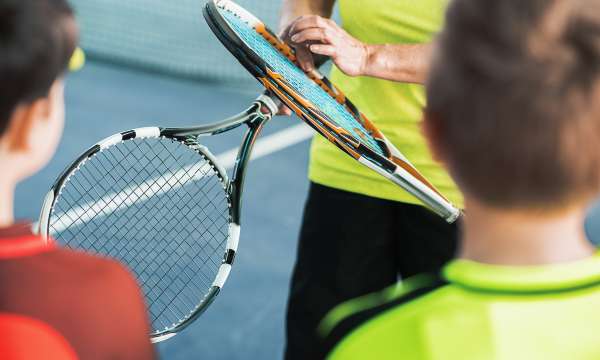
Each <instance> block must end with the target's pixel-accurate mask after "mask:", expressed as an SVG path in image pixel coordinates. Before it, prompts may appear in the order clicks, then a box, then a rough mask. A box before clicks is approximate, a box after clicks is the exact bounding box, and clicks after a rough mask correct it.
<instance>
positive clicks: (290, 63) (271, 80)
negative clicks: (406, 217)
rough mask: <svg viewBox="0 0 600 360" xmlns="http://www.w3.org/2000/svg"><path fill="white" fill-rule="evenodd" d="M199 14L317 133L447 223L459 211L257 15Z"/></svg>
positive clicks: (232, 7)
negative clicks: (302, 63)
mask: <svg viewBox="0 0 600 360" xmlns="http://www.w3.org/2000/svg"><path fill="white" fill-rule="evenodd" d="M204 17H205V19H206V21H207V22H208V24H209V26H210V28H211V29H212V31H213V32H214V33H215V35H216V36H217V38H218V39H219V40H220V41H221V42H222V43H223V45H224V46H225V47H226V48H227V49H228V50H229V51H230V52H231V53H232V54H233V55H234V56H235V57H236V58H237V60H238V61H239V62H240V63H241V64H242V65H243V66H244V67H245V68H246V70H248V71H249V72H250V73H251V74H252V75H253V76H254V77H255V78H256V79H257V80H258V81H260V83H262V85H263V86H264V87H265V88H266V89H267V90H269V91H270V92H271V93H272V94H274V95H275V96H277V98H279V100H281V101H282V102H283V103H284V104H285V105H287V106H288V107H289V108H290V109H292V110H293V111H294V112H295V113H296V114H297V115H298V116H299V117H300V118H301V119H302V120H304V121H305V122H306V123H307V124H308V125H310V126H311V127H312V128H313V129H315V130H316V131H317V132H318V133H319V134H321V135H323V136H324V137H326V138H327V139H328V140H329V141H330V142H332V143H333V144H335V145H336V146H337V147H338V148H339V149H341V150H342V151H344V152H345V153H346V154H348V155H350V156H351V157H352V158H354V159H355V160H357V161H358V162H360V163H361V164H363V165H365V166H367V167H369V168H370V169H372V170H374V171H376V172H377V173H379V174H381V175H383V176H384V177H386V178H387V179H389V180H391V181H392V182H393V183H395V184H397V185H399V186H400V187H402V188H403V189H404V190H406V191H407V192H409V193H410V194H412V195H414V196H415V197H416V198H418V199H419V200H420V201H421V202H423V204H425V205H426V206H427V207H428V208H430V209H431V210H433V211H434V212H435V213H437V214H438V215H440V216H441V217H443V218H444V219H446V220H447V221H448V222H450V223H452V222H454V221H456V219H457V218H458V217H459V216H460V210H459V209H458V208H456V207H455V206H454V205H452V204H451V203H450V202H449V201H448V199H447V198H446V197H445V196H444V195H442V194H441V193H440V192H439V191H438V190H437V189H436V188H435V187H434V186H433V185H432V184H431V183H430V182H429V181H428V180H427V179H425V177H424V176H423V175H421V173H419V171H418V170H417V169H416V168H415V167H414V166H413V165H412V164H411V163H410V162H409V161H408V159H407V158H406V157H405V156H404V155H402V153H401V152H400V151H399V150H398V149H397V148H396V147H395V146H394V145H393V144H392V143H391V142H389V141H388V140H387V139H386V138H385V136H384V135H383V133H381V131H379V130H378V129H377V128H376V127H375V126H374V125H373V123H371V122H370V121H369V120H368V119H367V118H366V117H365V116H364V115H363V114H362V113H361V112H360V111H359V110H358V109H357V108H356V106H354V105H353V104H352V102H351V101H350V100H349V99H348V98H346V96H344V94H343V93H342V92H341V91H340V90H339V89H338V88H336V87H335V86H334V85H333V84H332V83H331V82H330V81H329V80H328V79H327V78H326V77H325V76H323V75H321V74H320V73H319V72H318V71H316V70H315V71H312V72H310V73H305V72H304V71H303V70H301V68H300V67H299V66H298V63H297V61H296V56H295V54H294V50H293V49H292V48H290V47H289V46H288V45H287V44H285V43H284V42H283V41H281V40H280V39H279V38H278V37H277V36H276V35H275V34H274V33H273V32H272V31H270V30H269V29H268V28H267V27H266V26H265V24H264V23H262V22H261V21H260V20H259V19H257V18H256V17H255V16H253V15H252V14H251V13H249V12H248V11H246V10H245V9H243V8H242V7H240V6H239V5H237V4H236V3H234V2H233V1H229V0H212V1H209V2H208V3H207V5H206V7H205V9H204Z"/></svg>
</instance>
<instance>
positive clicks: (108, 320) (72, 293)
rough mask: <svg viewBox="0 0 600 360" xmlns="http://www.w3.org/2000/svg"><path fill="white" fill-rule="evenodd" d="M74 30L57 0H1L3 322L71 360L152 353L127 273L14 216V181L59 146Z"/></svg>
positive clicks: (134, 287) (0, 249)
mask: <svg viewBox="0 0 600 360" xmlns="http://www.w3.org/2000/svg"><path fill="white" fill-rule="evenodd" d="M77 33H78V30H77V26H76V24H75V19H74V17H73V13H72V11H71V9H70V7H69V5H68V4H67V2H66V1H65V0H0V54H1V55H0V166H1V167H2V169H3V171H2V175H0V313H1V314H2V315H3V326H4V328H6V327H10V326H11V325H10V324H8V323H6V321H7V320H5V319H11V318H12V319H22V320H23V321H25V323H27V324H42V325H40V326H47V327H48V329H52V331H54V332H55V333H57V334H58V335H60V336H61V337H62V338H64V340H66V342H65V344H67V345H65V347H67V348H72V349H73V350H74V352H75V355H76V356H77V357H78V358H80V359H153V358H154V356H155V355H154V350H153V348H152V345H151V344H150V341H149V337H148V334H149V324H148V319H147V315H146V311H145V306H144V302H143V298H142V295H141V292H140V290H139V288H138V286H137V284H136V282H135V280H134V279H133V278H132V276H131V275H130V274H129V272H128V271H127V270H125V269H124V268H123V267H122V266H121V265H119V264H118V263H116V262H114V261H112V260H108V259H103V258H98V257H95V256H91V255H86V254H83V253H79V252H74V251H71V250H67V249H62V248H60V247H58V246H57V245H56V244H55V243H54V242H53V241H52V240H50V241H46V240H45V239H43V238H41V237H40V236H37V235H34V234H33V233H32V231H31V227H32V226H31V224H30V223H27V222H16V221H15V219H14V215H13V198H14V190H15V187H16V185H17V184H18V183H19V182H21V181H23V180H24V179H26V178H27V177H29V176H31V175H33V174H34V173H35V172H37V171H38V170H39V169H40V168H42V167H43V166H44V165H45V164H46V163H47V162H48V161H49V160H50V158H51V156H52V154H53V153H54V151H55V149H56V145H57V144H58V142H59V139H60V135H61V132H62V128H63V123H64V97H63V87H64V74H65V70H66V69H67V65H68V63H69V58H70V57H71V56H72V54H74V51H75V48H76V44H77V37H78V36H77ZM76 54H77V53H76ZM27 319H30V320H27ZM19 321H21V320H19ZM25 323H23V324H25ZM13 325H18V324H13ZM15 328H18V326H16V327H15ZM18 343H19V344H25V342H23V341H18ZM33 343H38V342H33ZM3 345H7V344H6V342H4V343H3ZM8 345H10V344H8ZM12 345H14V346H17V345H16V344H12ZM14 346H13V347H14ZM13 350H14V349H13ZM23 356H25V355H23ZM48 356H51V355H49V354H48ZM0 357H1V355H0Z"/></svg>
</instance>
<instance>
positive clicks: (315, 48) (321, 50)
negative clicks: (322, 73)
mask: <svg viewBox="0 0 600 360" xmlns="http://www.w3.org/2000/svg"><path fill="white" fill-rule="evenodd" d="M309 49H310V51H311V52H313V53H315V54H319V55H325V56H329V57H335V56H336V50H335V46H333V45H319V44H314V45H310V47H309Z"/></svg>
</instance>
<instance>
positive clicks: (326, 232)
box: [281, 0, 462, 359]
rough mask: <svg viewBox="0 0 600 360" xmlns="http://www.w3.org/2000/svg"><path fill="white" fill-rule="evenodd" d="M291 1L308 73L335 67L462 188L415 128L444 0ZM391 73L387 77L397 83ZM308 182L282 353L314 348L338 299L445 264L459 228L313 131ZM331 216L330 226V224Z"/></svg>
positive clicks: (356, 97) (381, 120)
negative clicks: (323, 62) (324, 65)
mask: <svg viewBox="0 0 600 360" xmlns="http://www.w3.org/2000/svg"><path fill="white" fill-rule="evenodd" d="M334 3H335V1H334V0H287V1H285V2H284V7H283V13H282V18H281V25H282V26H281V29H282V32H281V34H282V36H283V39H284V40H286V41H287V42H288V43H290V44H291V45H292V46H293V47H295V49H296V54H297V56H298V60H299V62H300V64H301V65H302V67H303V68H304V69H305V70H310V69H311V68H312V67H313V66H314V64H313V58H314V57H315V56H320V55H325V56H328V57H330V58H331V60H332V62H333V63H334V64H335V67H334V69H333V70H332V74H331V79H332V81H333V82H334V83H335V84H336V85H337V86H338V87H340V88H341V89H342V91H344V92H345V94H346V95H347V96H348V98H349V99H351V100H352V101H353V102H354V103H355V104H356V105H357V106H358V108H359V109H360V110H361V111H362V112H363V113H364V114H365V115H366V116H367V117H368V118H369V119H370V120H372V121H373V122H374V123H375V125H376V126H377V127H378V128H379V129H381V130H382V132H383V133H384V134H385V135H386V137H387V138H388V139H389V140H390V141H391V142H392V143H394V145H396V147H397V148H398V149H399V150H400V151H401V152H402V153H404V154H405V155H406V156H407V157H408V158H409V159H410V160H411V162H412V163H413V164H415V166H416V167H417V168H418V169H419V171H420V172H421V173H423V175H425V177H427V178H428V179H429V180H430V181H431V182H432V183H433V184H434V185H435V186H436V187H437V188H438V189H440V191H441V192H442V193H444V195H446V196H447V197H448V198H450V200H452V201H453V202H454V203H455V204H456V205H457V206H462V200H461V196H460V193H459V192H458V190H457V189H456V187H455V185H454V184H453V182H452V180H451V179H450V178H449V176H448V174H447V173H446V171H445V170H444V169H443V168H442V167H441V166H440V165H439V164H438V163H437V162H436V161H434V160H433V158H432V157H431V154H430V153H429V151H428V149H427V146H426V142H425V139H424V138H423V136H422V134H421V131H420V125H419V123H420V121H421V119H422V113H421V109H422V108H423V106H424V105H425V101H424V100H425V96H424V92H423V88H422V86H421V85H420V83H422V82H423V81H424V79H425V77H426V75H427V70H428V67H429V60H430V54H431V45H430V44H429V42H430V40H431V38H432V36H433V35H434V34H435V33H436V32H437V31H438V30H439V28H440V27H441V23H442V16H443V10H444V8H445V5H446V1H445V0H419V1H398V0H378V1H358V0H339V1H338V2H337V3H338V5H339V9H340V15H341V20H342V25H343V29H342V28H340V27H339V26H337V25H336V24H335V23H334V22H333V21H332V20H330V19H329V17H330V16H331V13H332V8H333V5H334ZM390 80H392V81H390ZM309 178H310V181H311V185H310V191H309V195H308V199H307V201H306V206H305V209H304V217H303V221H302V228H301V230H300V237H299V239H298V255H297V260H296V264H295V267H294V273H293V277H292V281H291V285H290V295H289V300H288V311H287V324H286V326H287V334H286V335H287V344H286V358H287V359H310V358H313V357H315V356H316V350H317V348H318V343H319V341H318V338H317V336H316V335H315V334H316V327H317V325H318V323H319V321H320V320H321V319H322V318H323V316H324V315H325V314H326V313H327V311H329V310H330V309H331V308H332V307H333V306H335V305H337V304H339V303H341V302H343V301H345V300H348V299H351V298H354V297H357V296H360V295H364V294H367V293H370V292H373V291H377V290H380V289H383V288H385V287H387V286H390V285H391V284H394V283H395V282H396V281H397V280H398V277H399V276H401V277H402V278H406V277H409V276H412V275H415V274H418V273H421V272H427V271H434V270H436V269H439V268H440V267H441V266H443V264H445V263H446V261H448V260H450V259H451V258H452V256H453V255H454V252H455V244H456V226H455V225H449V224H447V223H446V222H445V221H444V220H443V219H441V218H439V217H437V216H436V215H434V214H432V213H431V212H429V211H428V210H427V209H425V208H424V207H423V206H422V205H421V204H420V203H419V201H418V200H416V199H415V198H414V197H412V196H411V195H409V194H408V193H407V192H405V191H403V190H402V189H400V188H399V187H398V186H396V185H394V184H393V183H391V182H390V181H388V180H386V179H385V178H383V177H382V176H380V175H378V174H376V173H374V172H373V171H371V170H369V169H367V168H364V167H362V166H361V165H358V164H357V163H356V162H355V161H354V160H352V159H350V158H348V157H347V155H345V154H344V153H342V152H341V151H339V149H337V148H336V147H335V146H333V145H331V144H330V143H328V142H327V140H325V139H323V138H320V137H316V138H315V139H314V140H313V143H312V147H311V153H310V165H309ZM332 224H333V225H332Z"/></svg>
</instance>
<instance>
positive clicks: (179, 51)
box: [71, 0, 281, 82]
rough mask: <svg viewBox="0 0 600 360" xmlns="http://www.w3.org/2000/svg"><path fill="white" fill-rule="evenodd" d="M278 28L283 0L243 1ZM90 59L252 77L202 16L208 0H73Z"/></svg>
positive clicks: (220, 77) (205, 76) (202, 75)
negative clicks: (218, 38)
mask: <svg viewBox="0 0 600 360" xmlns="http://www.w3.org/2000/svg"><path fill="white" fill-rule="evenodd" d="M236 2H237V3H239V4H240V5H241V6H243V7H244V8H246V9H248V10H249V11H250V12H252V13H253V14H255V15H256V16H257V17H259V18H260V19H261V20H263V21H264V22H265V23H266V24H267V25H269V26H270V27H272V28H275V27H276V25H277V19H278V15H279V10H280V7H281V0H238V1H236ZM71 3H72V5H73V7H74V9H75V12H76V14H77V18H78V21H79V24H80V27H81V45H82V47H83V48H84V50H85V51H86V53H87V55H88V57H89V58H91V59H97V60H104V61H110V62H113V63H116V64H122V65H129V66H133V67H137V68H140V69H144V70H149V71H153V72H160V73H164V74H169V75H175V76H181V77H186V78H192V79H202V80H213V81H226V82H250V81H251V77H250V75H248V74H247V73H246V72H245V70H244V69H243V68H242V67H241V66H240V65H239V64H238V63H237V61H236V60H235V59H234V58H233V57H232V56H231V55H230V54H229V53H228V52H227V50H226V49H225V48H224V47H223V46H222V45H221V44H220V43H219V41H218V40H217V39H216V38H215V37H214V35H213V34H212V32H211V31H210V29H209V28H208V25H206V23H205V21H204V19H203V17H202V9H203V7H204V5H205V4H206V0H71Z"/></svg>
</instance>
